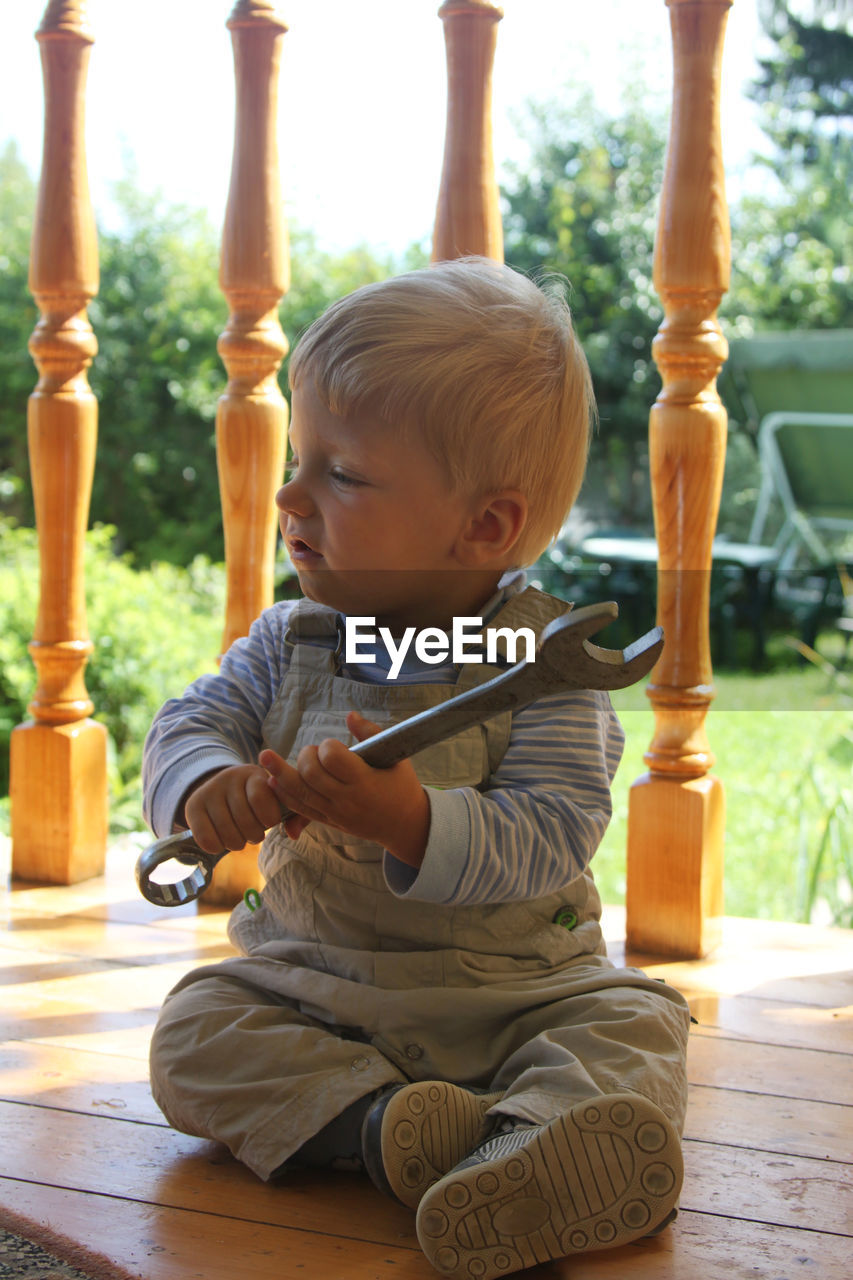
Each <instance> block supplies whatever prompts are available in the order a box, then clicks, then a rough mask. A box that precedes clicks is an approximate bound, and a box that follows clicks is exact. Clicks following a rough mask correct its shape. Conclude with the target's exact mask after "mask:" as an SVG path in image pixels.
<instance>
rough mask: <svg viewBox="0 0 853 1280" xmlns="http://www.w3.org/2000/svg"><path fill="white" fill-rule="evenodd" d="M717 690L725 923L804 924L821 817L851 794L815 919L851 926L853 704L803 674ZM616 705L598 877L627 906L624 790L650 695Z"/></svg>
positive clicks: (633, 695) (647, 728)
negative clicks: (618, 755)
mask: <svg viewBox="0 0 853 1280" xmlns="http://www.w3.org/2000/svg"><path fill="white" fill-rule="evenodd" d="M821 649H822V651H824V652H828V651H829V646H825V645H824V644H821ZM714 684H715V688H716V697H715V700H714V702H713V703H712V705H711V710H710V712H709V715H708V719H707V722H706V727H707V732H708V738H709V740H710V743H711V749H712V751H713V752H714V755H715V757H716V763H715V765H714V769H713V773H714V774H715V775H716V776H717V777H719V778H721V779H722V781H723V783H724V785H725V789H726V815H727V816H726V870H725V895H726V902H725V909H726V914H727V915H737V916H764V917H768V918H772V919H780V920H799V919H805V918H807V908H806V902H807V899H808V896H809V877H810V875H811V874H812V873H813V870H814V866H815V861H816V859H817V857H818V854H819V850H820V845H821V839H822V834H823V831H824V827H825V824H826V817H827V814H828V813H829V811H830V809H831V806H832V805H833V804H834V803H836V802H837V801H838V799H839V797H840V796H842V795H844V794H846V804H847V810H846V811H845V812H846V818H845V815H844V813H842V812H841V810H838V812H837V820H836V822H835V824H834V826H833V829H832V830H833V836H834V840H835V843H834V844H831V845H828V846H827V848H826V849H825V850H824V853H823V857H822V859H821V868H822V869H821V873H820V878H819V888H818V893H817V895H816V896H817V901H816V903H815V907H814V910H813V912H812V916H811V918H812V919H813V920H815V921H821V922H827V923H828V922H831V921H832V919H833V916H838V920H837V922H838V923H847V924H850V923H853V823H851V821H850V806H851V803H853V800H851V776H853V775H852V774H851V766H853V747H851V742H850V739H853V700H851V698H850V697H849V696H845V694H844V693H843V692H842V691H839V688H838V685H837V684H835V685H832V684H831V683H830V681H829V678H828V677H827V675H826V674H825V673H824V672H823V671H820V670H818V669H817V668H816V667H814V666H807V665H805V664H799V665H796V666H793V665H788V666H787V667H783V668H781V669H778V668H777V669H774V670H772V671H771V672H769V673H768V674H744V673H742V672H738V673H732V674H727V673H725V672H721V673H715V676H714ZM613 702H614V705H615V706H616V709H617V711H618V713H619V717H620V719H621V721H622V724H623V726H624V728H625V733H626V745H625V754H624V757H623V760H622V764H621V765H620V767H619V771H618V773H617V775H616V781H615V784H614V787H613V820H612V822H611V825H610V827H609V829H608V831H607V834H606V836H605V838H604V841H603V843H602V845H601V847H600V849H599V851H598V853H597V855H596V857H595V861H594V864H593V868H594V872H595V877H596V881H597V883H598V886H599V889H600V891H601V894H602V897H603V898H604V899H605V901H608V902H623V901H624V898H625V847H626V840H627V826H628V791H629V788H630V785H631V783H632V782H633V781H634V780H635V779H636V778H638V777H639V776H640V775H641V774H643V773H644V772H645V771H646V765H645V763H644V761H643V752H644V751H645V750H646V749H647V747H648V745H649V742H650V740H651V737H652V733H653V728H654V721H653V716H652V712H651V707H650V704H649V702H648V699H647V698H646V697H645V694H644V688H643V686H637V687H634V688H633V689H627V690H624V691H623V692H621V693H617V694H615V695H614V697H613ZM831 749H832V750H831ZM818 788H819V791H818Z"/></svg>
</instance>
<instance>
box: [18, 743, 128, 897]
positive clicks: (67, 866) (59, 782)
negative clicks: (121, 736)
mask: <svg viewBox="0 0 853 1280" xmlns="http://www.w3.org/2000/svg"><path fill="white" fill-rule="evenodd" d="M46 788H49V790H50V795H49V796H48V795H47V794H46ZM9 790H10V795H11V801H12V875H13V877H14V878H15V879H20V880H34V881H37V882H40V883H44V884H76V883H77V882H78V881H79V880H88V879H90V878H91V877H93V876H99V875H103V872H104V863H105V859H106V852H107V834H108V826H109V823H108V795H107V731H106V729H105V727H104V726H103V725H102V724H98V723H97V722H96V721H95V720H78V721H77V722H76V723H74V724H63V725H45V724H37V723H35V722H30V723H28V724H22V725H19V726H18V727H17V728H16V729H14V730H13V731H12V739H11V785H10V789H9Z"/></svg>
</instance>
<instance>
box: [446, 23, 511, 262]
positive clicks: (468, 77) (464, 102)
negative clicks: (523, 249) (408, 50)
mask: <svg viewBox="0 0 853 1280" xmlns="http://www.w3.org/2000/svg"><path fill="white" fill-rule="evenodd" d="M438 13H439V17H440V18H441V19H442V21H443V23H444V39H445V46H446V51H447V125H446V133H445V139H444V163H443V167H442V172H441V183H440V187H439V196H438V207H437V209H436V216H435V227H434V230H433V241H432V260H433V262H442V261H446V260H448V259H450V258H460V257H464V256H465V255H466V254H481V255H482V256H483V257H486V258H494V259H495V260H496V261H498V262H502V261H503V252H504V250H503V228H502V226H501V214H500V205H499V202H498V186H497V182H496V180H495V162H494V156H493V153H492V66H493V64H494V57H495V46H496V43H497V32H498V22H499V21H500V19H501V18H502V17H503V12H502V10H501V9H499V8H498V7H497V6H496V5H493V4H489V3H487V0H445V3H444V4H443V5H442V6H441V8H440V9H439V11H438Z"/></svg>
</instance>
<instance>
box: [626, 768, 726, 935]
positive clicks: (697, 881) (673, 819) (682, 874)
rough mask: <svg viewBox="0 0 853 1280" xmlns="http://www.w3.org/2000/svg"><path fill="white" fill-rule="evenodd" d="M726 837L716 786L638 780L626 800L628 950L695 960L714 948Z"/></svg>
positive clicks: (649, 777)
mask: <svg viewBox="0 0 853 1280" xmlns="http://www.w3.org/2000/svg"><path fill="white" fill-rule="evenodd" d="M724 833H725V792H724V790H723V784H722V783H721V782H720V780H719V779H718V778H713V777H710V776H706V777H704V778H690V779H686V780H678V779H673V778H667V777H662V776H661V775H660V774H652V773H647V774H644V775H643V776H642V777H641V778H638V779H637V781H636V782H635V783H634V785H633V786H632V787H631V790H630V792H629V797H628V878H627V890H626V943H627V946H628V947H629V949H631V950H633V951H639V952H645V953H651V954H653V955H658V956H671V957H674V958H677V959H684V960H695V959H700V958H701V957H703V956H706V955H708V954H709V953H710V952H711V951H713V950H714V949H715V947H717V946H718V945H719V943H720V940H721V933H722V916H723V839H724Z"/></svg>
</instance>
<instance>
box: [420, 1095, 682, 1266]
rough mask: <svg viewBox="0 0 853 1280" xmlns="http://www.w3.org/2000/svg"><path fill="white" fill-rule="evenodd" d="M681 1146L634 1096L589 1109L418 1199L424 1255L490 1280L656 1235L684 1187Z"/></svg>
mask: <svg viewBox="0 0 853 1280" xmlns="http://www.w3.org/2000/svg"><path fill="white" fill-rule="evenodd" d="M682 1177H683V1165H682V1158H681V1144H680V1141H679V1138H678V1134H677V1133H676V1131H675V1128H674V1126H673V1125H672V1124H671V1123H670V1121H669V1120H668V1119H667V1118H666V1117H665V1116H664V1115H663V1113H662V1112H661V1111H660V1110H659V1109H658V1108H657V1107H656V1106H655V1105H654V1104H653V1103H651V1102H649V1101H647V1099H645V1098H643V1097H641V1096H640V1095H638V1094H608V1095H607V1096H605V1097H603V1098H601V1099H598V1100H596V1101H595V1102H583V1103H579V1104H578V1105H577V1106H575V1107H573V1108H572V1110H571V1111H570V1112H569V1113H568V1114H567V1115H565V1116H561V1117H559V1118H558V1119H557V1120H554V1121H552V1123H551V1124H549V1125H547V1126H546V1127H545V1128H543V1129H542V1130H540V1132H539V1133H538V1134H537V1135H536V1136H535V1137H533V1138H531V1140H530V1141H529V1142H528V1143H527V1144H526V1145H525V1146H522V1147H519V1148H517V1149H516V1150H514V1151H510V1152H509V1153H508V1154H506V1155H504V1156H500V1157H497V1158H494V1159H492V1160H487V1161H484V1162H483V1163H481V1164H477V1165H474V1166H472V1167H470V1168H467V1169H461V1170H458V1171H454V1170H451V1172H450V1173H449V1174H448V1175H447V1176H446V1177H445V1178H443V1179H442V1180H441V1182H439V1183H438V1184H437V1185H436V1186H434V1187H433V1188H432V1190H431V1191H429V1192H428V1193H427V1194H426V1195H425V1196H424V1198H423V1200H422V1201H421V1205H420V1208H419V1210H418V1216H417V1233H418V1240H419V1241H420V1245H421V1248H422V1249H423V1251H424V1253H425V1254H426V1256H427V1258H428V1259H429V1261H430V1262H431V1263H432V1265H433V1266H434V1267H435V1268H436V1270H437V1271H439V1272H441V1274H442V1275H445V1276H452V1277H454V1278H460V1280H492V1278H493V1277H496V1276H504V1275H508V1274H510V1273H511V1272H513V1271H520V1270H522V1269H523V1268H524V1267H531V1266H535V1265H536V1264H537V1263H543V1262H548V1261H549V1260H551V1259H554V1258H564V1257H568V1256H570V1255H571V1254H573V1253H581V1252H586V1251H590V1250H593V1249H605V1248H612V1247H613V1246H615V1245H620V1244H627V1243H628V1242H629V1241H631V1240H637V1239H639V1238H640V1237H642V1236H645V1235H648V1234H650V1233H651V1232H652V1231H654V1230H655V1228H656V1227H657V1226H659V1225H660V1224H661V1223H662V1222H663V1220H664V1219H665V1218H666V1217H667V1215H668V1214H669V1213H670V1212H671V1211H672V1209H673V1207H674V1205H675V1202H676V1200H677V1199H678V1193H679V1191H680V1189H681V1182H682Z"/></svg>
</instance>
